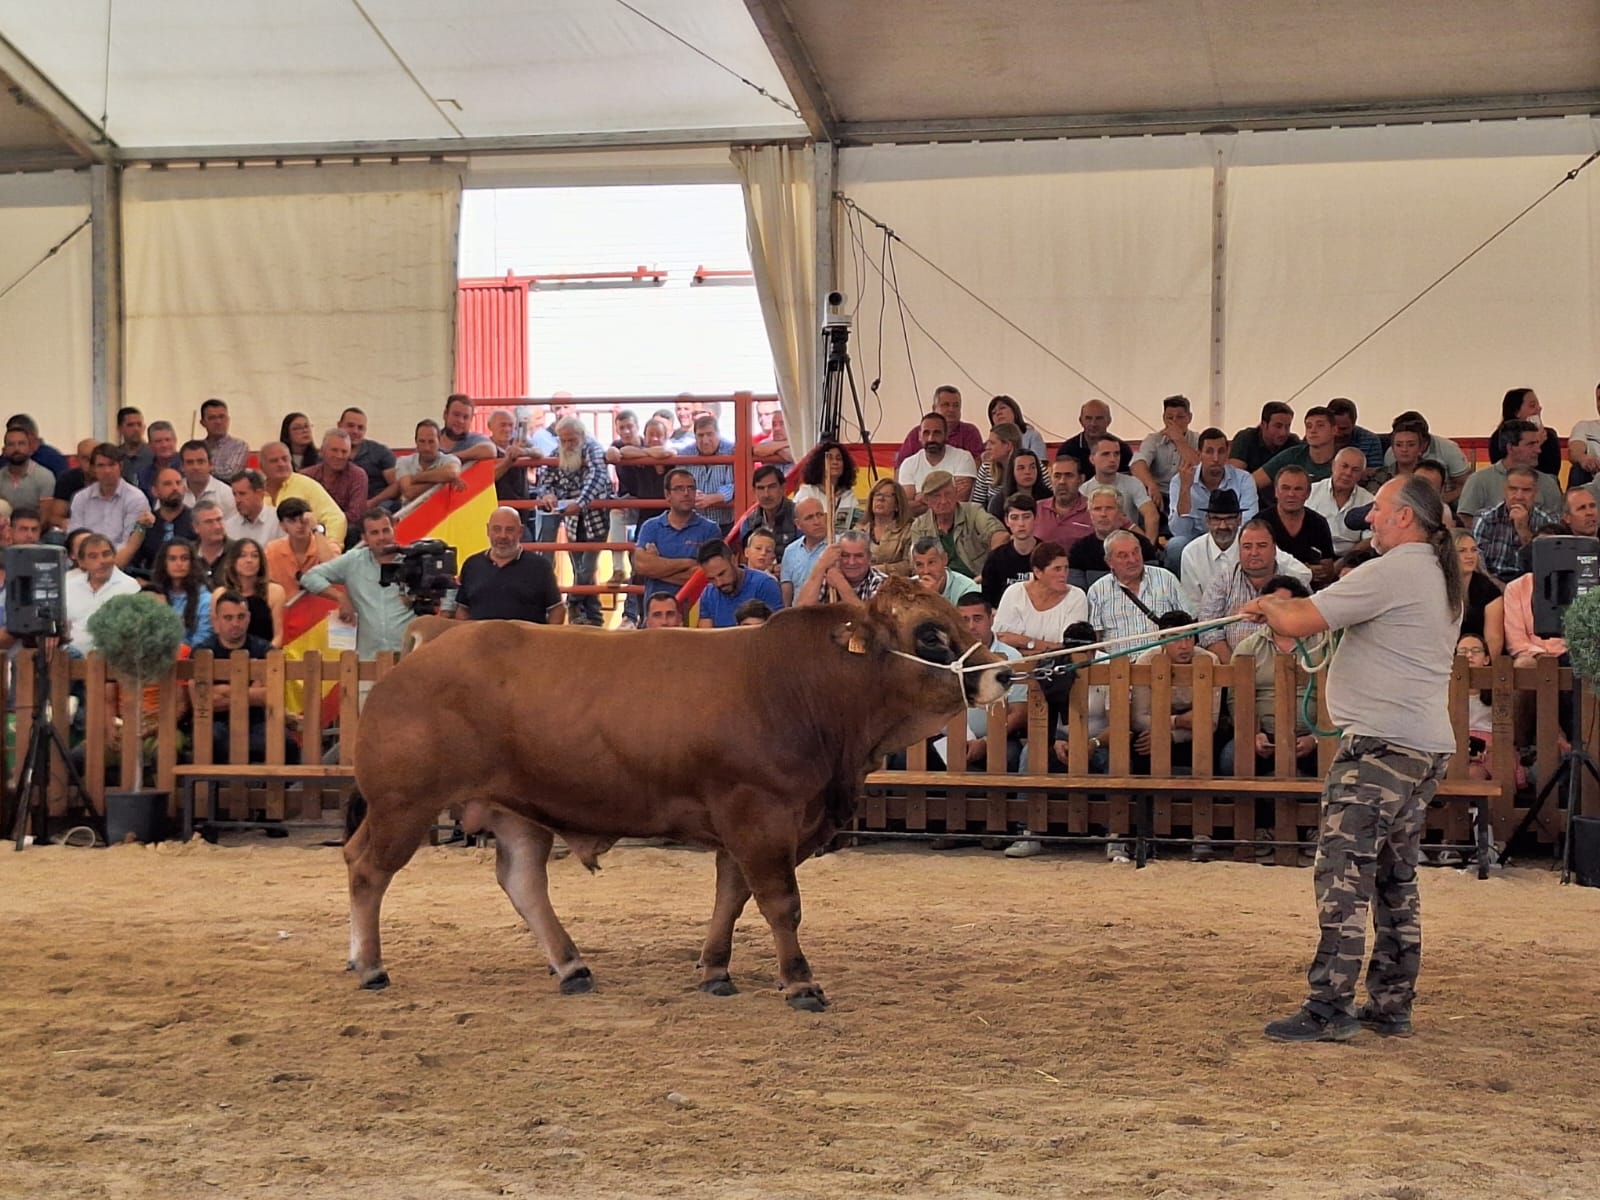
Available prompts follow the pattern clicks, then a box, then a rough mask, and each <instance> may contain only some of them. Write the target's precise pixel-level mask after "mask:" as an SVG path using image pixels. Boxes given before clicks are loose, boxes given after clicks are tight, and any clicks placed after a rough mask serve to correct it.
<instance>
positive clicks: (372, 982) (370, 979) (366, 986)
mask: <svg viewBox="0 0 1600 1200" xmlns="http://www.w3.org/2000/svg"><path fill="white" fill-rule="evenodd" d="M388 986H389V972H387V971H385V970H384V969H383V968H382V967H379V968H378V969H377V970H376V971H368V972H367V973H366V974H364V975H363V976H362V977H361V987H362V989H363V990H365V991H368V992H381V991H383V989H384V988H386V987H388Z"/></svg>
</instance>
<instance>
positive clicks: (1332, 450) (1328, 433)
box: [1252, 404, 1339, 508]
mask: <svg viewBox="0 0 1600 1200" xmlns="http://www.w3.org/2000/svg"><path fill="white" fill-rule="evenodd" d="M1338 452H1339V446H1338V444H1337V443H1336V442H1335V441H1334V437H1333V416H1332V414H1331V413H1329V412H1328V410H1327V409H1326V408H1324V407H1322V405H1320V404H1319V405H1317V406H1316V407H1315V408H1308V409H1306V440H1305V441H1303V442H1299V443H1297V444H1295V445H1293V446H1288V447H1286V448H1284V449H1283V450H1280V451H1279V452H1278V453H1277V454H1274V455H1273V456H1272V457H1271V458H1269V459H1268V460H1267V462H1266V465H1265V466H1262V467H1259V468H1257V470H1256V471H1255V473H1254V474H1253V476H1252V478H1253V479H1254V480H1255V481H1256V490H1257V491H1258V492H1259V493H1260V494H1261V496H1262V501H1261V507H1262V508H1266V507H1268V505H1267V501H1266V496H1267V494H1268V493H1269V492H1270V491H1271V490H1272V484H1273V481H1274V480H1276V479H1277V478H1278V472H1279V471H1281V470H1283V468H1285V467H1287V466H1290V465H1293V466H1296V467H1303V468H1304V469H1305V473H1306V475H1307V476H1309V477H1310V479H1311V482H1312V483H1321V482H1322V481H1323V480H1324V479H1327V478H1328V477H1329V476H1331V475H1332V474H1333V456H1334V455H1335V454H1337V453H1338Z"/></svg>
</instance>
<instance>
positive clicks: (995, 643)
mask: <svg viewBox="0 0 1600 1200" xmlns="http://www.w3.org/2000/svg"><path fill="white" fill-rule="evenodd" d="M956 610H957V611H958V612H959V613H960V614H961V620H962V621H963V623H965V625H966V627H967V632H968V633H970V634H971V635H972V636H973V637H974V638H976V639H977V640H978V644H979V645H981V646H983V647H984V648H985V649H987V650H989V651H991V652H993V653H995V654H998V655H999V656H1000V657H1001V658H1004V659H1009V660H1010V661H1012V662H1016V661H1018V660H1019V659H1021V658H1022V655H1021V654H1020V653H1019V652H1018V651H1017V650H1016V649H1015V648H1014V647H1011V646H1008V645H1007V644H1006V643H1005V642H1004V641H1002V640H1001V639H1000V638H999V637H998V636H996V634H995V632H994V609H993V608H991V607H990V606H989V602H988V601H987V600H985V599H984V598H983V594H982V593H981V592H968V593H967V594H966V595H965V596H963V597H961V600H960V601H959V602H958V603H957V604H956ZM1002 703H1003V704H1004V705H1005V708H1004V712H1005V721H1006V770H1007V771H1012V772H1015V771H1017V770H1020V769H1021V766H1022V747H1023V742H1024V740H1025V739H1026V738H1027V735H1028V685H1027V684H1026V683H1022V682H1019V683H1014V684H1012V685H1011V687H1010V688H1009V689H1008V690H1007V692H1006V696H1005V700H1004V701H998V700H997V701H996V702H995V703H994V704H993V705H991V706H985V707H981V708H980V707H976V706H969V707H968V709H967V744H966V746H965V747H964V748H963V749H964V753H963V755H962V757H961V759H960V760H958V761H957V763H956V766H957V768H958V769H960V768H961V767H963V766H964V767H968V768H976V769H978V770H982V768H983V766H984V764H985V763H987V762H988V759H989V717H990V714H991V712H992V713H993V715H995V716H999V715H1000V711H1001V709H1000V705H1001V704H1002ZM950 757H952V758H954V757H955V755H951V756H950ZM1011 857H1013V858H1019V857H1022V856H1021V855H1016V854H1013V855H1012V856H1011Z"/></svg>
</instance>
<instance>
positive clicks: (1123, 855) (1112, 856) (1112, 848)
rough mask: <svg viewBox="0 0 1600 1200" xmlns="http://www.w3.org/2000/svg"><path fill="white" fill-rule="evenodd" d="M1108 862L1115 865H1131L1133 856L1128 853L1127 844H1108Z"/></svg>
mask: <svg viewBox="0 0 1600 1200" xmlns="http://www.w3.org/2000/svg"><path fill="white" fill-rule="evenodd" d="M1106 861H1107V862H1114V863H1130V862H1132V861H1133V856H1132V855H1131V854H1129V853H1128V843H1127V842H1107V843H1106Z"/></svg>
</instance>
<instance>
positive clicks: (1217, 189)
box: [1211, 135, 1231, 429]
mask: <svg viewBox="0 0 1600 1200" xmlns="http://www.w3.org/2000/svg"><path fill="white" fill-rule="evenodd" d="M1229 136H1231V135H1229ZM1229 147H1230V143H1229V142H1228V141H1227V140H1225V138H1224V137H1222V136H1217V137H1215V138H1214V139H1213V140H1212V143H1211V424H1212V425H1215V426H1216V427H1217V428H1219V429H1222V428H1225V426H1224V425H1223V423H1222V422H1223V419H1224V410H1225V409H1226V408H1227V380H1226V378H1225V377H1224V372H1225V370H1226V368H1227V345H1226V338H1227V325H1228V321H1227V303H1228V284H1227V277H1228V271H1227V251H1228V150H1229Z"/></svg>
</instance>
